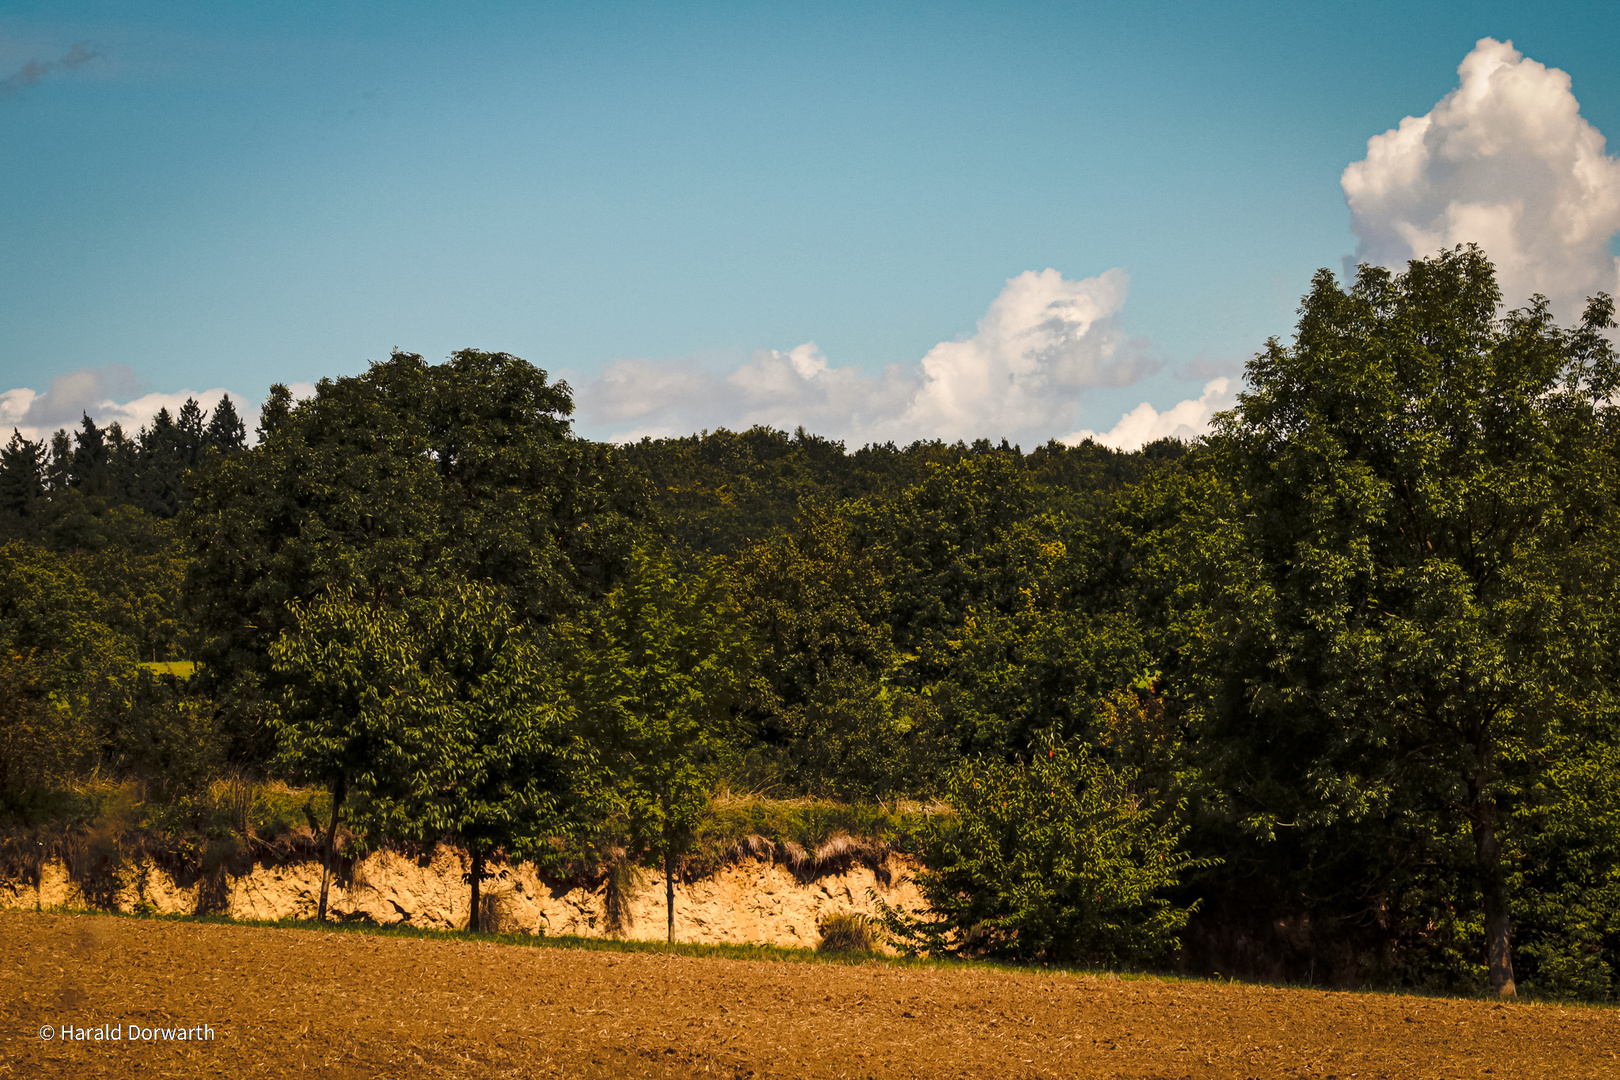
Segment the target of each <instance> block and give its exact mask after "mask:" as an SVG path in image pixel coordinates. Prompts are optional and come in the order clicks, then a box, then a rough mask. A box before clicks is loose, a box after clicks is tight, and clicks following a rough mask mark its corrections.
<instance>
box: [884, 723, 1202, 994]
mask: <svg viewBox="0 0 1620 1080" xmlns="http://www.w3.org/2000/svg"><path fill="white" fill-rule="evenodd" d="M1136 775H1137V774H1136V773H1135V772H1134V771H1131V770H1122V771H1119V772H1115V771H1114V770H1112V769H1110V768H1109V767H1108V766H1107V765H1106V764H1105V763H1104V762H1102V761H1101V760H1099V759H1098V758H1097V757H1095V756H1094V755H1093V754H1092V753H1091V752H1090V751H1089V750H1088V749H1086V748H1083V747H1079V748H1071V747H1069V746H1067V745H1064V744H1063V743H1061V742H1058V741H1057V740H1056V739H1055V738H1054V737H1053V736H1051V735H1050V734H1047V735H1044V736H1038V737H1037V739H1036V740H1035V750H1034V757H1033V759H1032V760H1031V761H1029V762H1028V763H1017V764H1014V763H1008V762H1004V761H992V760H987V759H984V758H978V759H970V760H968V761H965V762H963V763H962V764H961V765H959V766H958V767H957V768H956V769H954V770H953V771H951V772H950V773H949V774H948V776H947V778H946V784H947V794H946V798H947V800H948V801H949V802H950V803H952V804H953V805H954V806H955V808H956V815H955V818H954V819H950V818H947V819H944V820H943V821H942V823H941V825H940V826H939V827H937V828H936V830H935V832H934V834H933V836H932V837H930V838H929V840H928V842H927V856H926V858H925V861H926V862H927V864H928V866H929V867H930V869H928V870H925V871H923V872H922V873H920V874H918V876H917V884H918V886H919V888H920V889H921V891H922V894H923V897H924V899H925V900H926V901H927V903H928V908H929V910H928V913H927V914H926V915H925V916H924V917H922V918H914V917H909V916H906V915H904V914H903V913H901V912H898V911H895V910H894V909H891V908H887V907H884V908H883V909H882V911H883V915H884V922H885V924H886V926H887V927H888V929H889V930H890V931H891V932H892V933H893V934H894V935H895V936H896V938H897V939H898V940H899V941H901V942H902V943H903V944H905V945H906V947H907V948H908V949H909V950H910V951H913V952H915V951H928V952H930V953H940V952H956V953H972V954H977V955H984V956H993V957H1002V958H1007V959H1014V960H1022V961H1032V960H1040V961H1047V962H1056V963H1083V964H1095V965H1119V964H1145V963H1151V962H1153V961H1155V960H1158V959H1160V958H1162V957H1164V956H1165V955H1166V954H1168V953H1170V952H1171V951H1172V950H1174V949H1175V948H1176V946H1177V944H1178V943H1179V937H1180V933H1181V930H1182V928H1183V927H1184V926H1185V925H1186V923H1187V918H1188V916H1189V915H1190V914H1191V913H1192V910H1193V909H1192V908H1191V907H1189V908H1177V907H1175V906H1173V905H1172V904H1171V903H1170V902H1169V901H1168V900H1167V899H1165V898H1164V897H1163V896H1161V895H1159V894H1161V893H1162V892H1164V891H1165V890H1168V889H1170V888H1172V887H1173V886H1175V885H1176V884H1177V883H1178V881H1179V879H1180V877H1181V875H1182V873H1183V872H1184V871H1186V870H1188V869H1191V868H1193V867H1197V866H1204V865H1209V864H1210V862H1211V860H1197V859H1193V858H1192V857H1191V856H1189V855H1187V854H1186V853H1185V852H1183V851H1182V850H1181V849H1180V846H1179V844H1180V840H1181V837H1182V835H1183V834H1184V833H1185V831H1186V830H1185V828H1184V827H1182V826H1179V825H1177V824H1175V823H1174V821H1173V820H1164V819H1163V817H1161V816H1156V815H1155V813H1154V812H1153V808H1150V807H1149V806H1147V805H1145V804H1144V802H1143V800H1142V799H1140V798H1139V797H1138V796H1137V794H1135V793H1134V792H1133V791H1132V789H1131V784H1132V782H1133V781H1134V780H1135V779H1136ZM1161 809H1164V808H1161ZM1172 809H1174V810H1179V807H1177V808H1172ZM1194 906H1196V905H1194Z"/></svg>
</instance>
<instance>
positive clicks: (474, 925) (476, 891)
mask: <svg viewBox="0 0 1620 1080" xmlns="http://www.w3.org/2000/svg"><path fill="white" fill-rule="evenodd" d="M471 854H472V875H471V876H472V914H471V915H469V916H468V917H467V929H469V930H482V929H483V928H484V920H483V919H481V918H479V914H480V913H479V910H478V905H479V902H480V901H481V900H482V896H481V895H480V894H481V892H482V891H483V890H482V888H481V886H482V885H483V883H484V853H483V852H482V851H481V850H479V849H478V848H473V849H472V851H471Z"/></svg>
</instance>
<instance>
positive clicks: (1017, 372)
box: [580, 269, 1154, 446]
mask: <svg viewBox="0 0 1620 1080" xmlns="http://www.w3.org/2000/svg"><path fill="white" fill-rule="evenodd" d="M1128 286H1129V280H1128V278H1127V277H1126V275H1125V272H1124V271H1122V270H1110V271H1108V272H1107V273H1105V274H1101V275H1099V276H1097V277H1092V278H1085V279H1083V280H1080V281H1070V280H1067V279H1066V278H1064V277H1063V275H1062V274H1060V273H1058V272H1057V271H1056V270H1052V269H1047V270H1042V271H1040V272H1038V273H1037V272H1035V271H1026V272H1025V273H1022V274H1019V275H1018V276H1017V277H1015V278H1012V279H1011V280H1009V281H1008V282H1007V284H1006V286H1005V287H1004V288H1003V289H1002V290H1001V293H1000V295H999V296H997V297H996V298H995V300H994V301H992V303H991V304H990V308H989V310H988V311H987V312H985V315H984V317H983V318H982V319H980V320H979V324H978V328H977V330H976V331H975V332H974V333H973V334H971V335H969V336H967V337H963V338H961V339H959V340H956V341H942V342H940V343H939V344H938V345H935V346H934V347H933V348H932V349H930V350H929V351H928V354H927V355H926V356H924V357H923V358H922V359H921V360H919V361H916V362H914V363H910V364H898V363H897V364H891V365H889V366H888V368H887V369H885V370H884V371H883V372H882V373H881V374H878V375H868V374H865V373H863V372H861V371H859V370H858V369H856V368H852V367H838V366H835V365H834V364H833V363H832V362H831V361H829V359H828V358H827V357H826V356H824V355H823V354H822V352H821V350H820V349H819V348H817V347H816V344H815V343H814V342H806V343H804V344H802V345H799V346H797V347H796V348H793V349H789V350H787V351H779V350H776V349H762V350H760V351H758V352H756V353H755V354H754V355H753V356H752V357H751V358H749V360H748V361H747V362H746V363H744V364H743V365H741V366H740V367H738V368H737V369H736V370H734V371H731V372H725V373H715V372H710V371H706V370H703V369H700V368H698V367H697V366H695V365H691V364H686V363H682V362H679V361H675V362H656V361H647V360H621V361H618V362H616V363H614V364H610V365H609V366H608V367H607V368H606V369H605V370H604V371H603V372H602V374H601V376H600V377H599V378H597V379H595V380H594V381H591V382H589V383H587V384H586V385H584V386H583V387H582V388H581V390H580V400H581V404H582V406H583V410H584V413H585V416H586V419H588V420H590V421H592V422H594V423H596V424H599V425H603V426H619V427H620V430H619V431H618V432H617V436H618V437H619V438H623V439H634V438H638V437H640V436H641V435H655V436H656V435H669V434H686V433H688V432H691V431H694V430H697V429H699V428H705V427H709V428H712V427H718V426H721V425H724V426H726V427H731V428H746V427H749V426H751V425H754V424H768V425H771V426H773V427H778V428H786V429H789V430H791V429H792V428H794V427H796V426H799V425H803V426H804V427H805V428H807V429H808V430H810V431H814V432H816V433H817V434H821V435H826V436H829V437H832V438H838V439H843V440H844V441H845V442H846V443H848V444H849V445H851V446H860V445H864V444H866V443H869V442H889V441H893V442H896V443H900V444H905V443H909V442H912V441H913V440H916V439H930V438H942V439H947V440H955V439H968V440H971V439H974V438H979V437H991V438H1007V439H1010V440H1013V441H1022V442H1023V443H1025V444H1026V445H1028V444H1030V443H1032V442H1033V443H1040V442H1045V441H1046V440H1047V439H1049V438H1052V437H1054V436H1055V435H1061V434H1063V433H1064V432H1066V431H1067V430H1069V426H1070V425H1072V422H1073V419H1074V414H1075V409H1076V407H1077V406H1078V404H1079V402H1080V400H1081V398H1082V396H1083V395H1084V394H1085V392H1086V391H1087V390H1089V389H1093V388H1096V387H1103V386H1128V385H1130V384H1131V383H1133V382H1135V381H1136V380H1137V379H1139V378H1141V377H1142V376H1143V375H1144V374H1146V373H1148V372H1149V371H1151V370H1152V369H1153V367H1154V364H1153V362H1152V361H1151V360H1150V359H1149V358H1148V353H1147V348H1146V344H1145V343H1144V342H1142V341H1140V340H1134V339H1131V338H1129V337H1127V336H1126V334H1125V333H1124V331H1122V330H1121V329H1120V327H1119V323H1118V319H1117V316H1118V313H1119V311H1120V309H1121V308H1122V307H1123V306H1124V304H1125V296H1126V292H1127V289H1128Z"/></svg>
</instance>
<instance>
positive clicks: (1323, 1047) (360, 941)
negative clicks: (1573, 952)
mask: <svg viewBox="0 0 1620 1080" xmlns="http://www.w3.org/2000/svg"><path fill="white" fill-rule="evenodd" d="M0 955H3V956H4V963H3V964H0V1046H3V1047H4V1049H3V1051H0V1076H3V1077H14V1076H15V1077H36V1076H40V1077H51V1076H83V1077H114V1076H116V1077H126V1076H144V1077H158V1076H213V1075H219V1076H232V1077H236V1076H244V1077H245V1076H255V1077H280V1076H302V1075H305V1074H306V1073H307V1074H309V1075H314V1076H322V1077H373V1076H390V1077H452V1076H479V1077H506V1076H543V1077H551V1076H555V1077H565V1076H566V1077H608V1076H683V1077H684V1076H692V1075H694V1074H696V1075H709V1076H716V1075H718V1076H726V1077H732V1076H754V1077H843V1076H863V1077H864V1076H874V1077H972V1078H981V1077H982V1078H992V1077H1069V1076H1073V1077H1144V1078H1146V1077H1164V1078H1180V1077H1193V1078H1204V1077H1267V1078H1269V1077H1295V1076H1297V1077H1312V1078H1316V1080H1325V1078H1327V1077H1332V1076H1336V1077H1339V1078H1341V1080H1348V1078H1349V1077H1351V1076H1355V1077H1357V1078H1358V1080H1359V1078H1366V1077H1391V1078H1395V1077H1400V1078H1405V1077H1431V1076H1432V1077H1441V1076H1444V1077H1464V1076H1479V1077H1492V1078H1493V1080H1494V1078H1503V1080H1506V1078H1518V1077H1552V1076H1557V1077H1600V1076H1615V1077H1620V1060H1617V1059H1616V1057H1615V1048H1616V1046H1617V1044H1620V1012H1616V1011H1615V1010H1610V1009H1584V1008H1567V1009H1566V1008H1561V1007H1559V1006H1556V1005H1496V1004H1492V1003H1488V1002H1475V1001H1455V1000H1442V999H1429V998H1416V997H1396V996H1382V995H1372V994H1346V993H1331V992H1325V991H1310V990H1281V989H1274V988H1269V987H1258V986H1241V985H1217V984H1204V983H1177V982H1162V981H1158V980H1152V979H1143V980H1121V979H1114V978H1109V977H1106V976H1102V977H1090V976H1069V975H1054V976H1047V975H1042V974H1038V973H1007V972H997V971H989V970H983V969H958V970H950V969H939V968H903V967H887V966H883V965H878V964H872V965H859V966H844V965H829V964H802V963H774V962H771V963H767V962H749V961H739V960H723V959H708V958H703V959H696V958H689V957H679V956H667V955H659V954H655V953H614V952H585V951H576V950H567V949H552V948H527V947H517V946H503V945H496V944H487V943H477V942H458V941H446V940H422V939H411V938H403V937H388V936H374V935H366V934H323V933H318V932H313V931H305V930H281V929H267V928H255V927H242V926H229V925H203V924H194V923H169V922H147V921H140V920H131V919H117V918H108V917H98V916H72V915H49V914H34V913H23V912H4V913H0ZM130 1022H137V1023H139V1024H141V1025H143V1026H148V1027H153V1026H188V1025H191V1024H200V1023H207V1024H209V1025H210V1026H212V1027H213V1029H214V1031H215V1033H216V1036H217V1037H216V1040H215V1041H214V1042H212V1043H208V1042H203V1043H195V1044H182V1043H160V1044H156V1045H154V1044H146V1043H140V1044H131V1043H129V1042H127V1041H126V1042H123V1043H99V1044H98V1043H72V1042H68V1043H64V1042H62V1041H60V1040H56V1041H51V1042H42V1041H41V1040H40V1038H39V1035H38V1031H39V1027H40V1025H42V1024H52V1025H60V1024H73V1025H76V1026H93V1025H95V1024H100V1023H122V1024H124V1025H126V1026H127V1025H128V1024H129V1023H130Z"/></svg>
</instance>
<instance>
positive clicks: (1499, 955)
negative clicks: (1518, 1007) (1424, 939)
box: [1468, 776, 1518, 998]
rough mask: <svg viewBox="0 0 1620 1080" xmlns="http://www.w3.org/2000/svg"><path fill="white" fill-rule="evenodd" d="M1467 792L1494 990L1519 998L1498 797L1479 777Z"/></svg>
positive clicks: (1487, 958)
mask: <svg viewBox="0 0 1620 1080" xmlns="http://www.w3.org/2000/svg"><path fill="white" fill-rule="evenodd" d="M1468 794H1469V796H1470V798H1471V799H1472V806H1471V807H1470V825H1471V827H1472V830H1473V834H1474V859H1475V863H1476V866H1477V869H1478V873H1479V885H1480V894H1481V898H1482V900H1483V906H1484V908H1485V965H1486V967H1487V969H1488V970H1489V971H1490V975H1491V989H1492V990H1494V991H1496V994H1497V996H1498V997H1504V998H1512V997H1517V996H1518V990H1517V988H1516V987H1515V986H1514V985H1513V943H1512V927H1511V926H1510V924H1509V923H1508V895H1507V881H1506V877H1505V875H1504V874H1503V872H1502V845H1501V843H1500V841H1498V840H1497V837H1496V824H1497V806H1496V799H1495V798H1493V797H1492V795H1491V794H1490V792H1489V790H1488V789H1487V788H1486V786H1485V783H1484V780H1483V779H1482V778H1481V777H1478V776H1476V777H1473V778H1471V779H1470V780H1469V781H1468Z"/></svg>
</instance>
